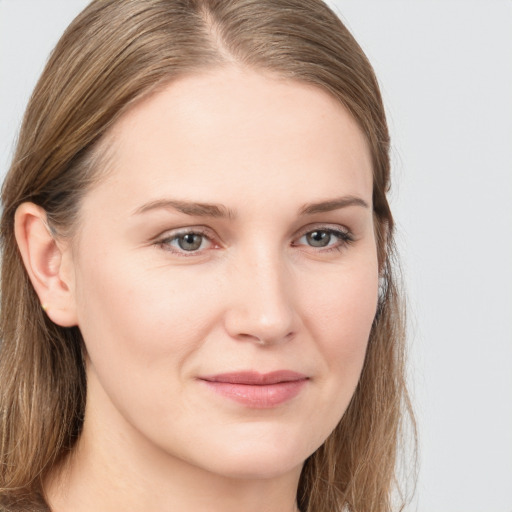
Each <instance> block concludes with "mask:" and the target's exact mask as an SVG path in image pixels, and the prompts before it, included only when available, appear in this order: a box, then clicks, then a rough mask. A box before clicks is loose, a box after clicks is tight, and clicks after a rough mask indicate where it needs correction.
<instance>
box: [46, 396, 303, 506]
mask: <svg viewBox="0 0 512 512" xmlns="http://www.w3.org/2000/svg"><path fill="white" fill-rule="evenodd" d="M90 409H91V408H90V407H89V405H88V409H87V410H86V415H85V422H84V428H83V431H82V435H81V437H80V440H79V441H78V443H77V446H76V448H75V449H74V451H73V453H71V454H70V455H69V456H68V458H67V459H65V460H64V461H63V462H62V463H61V465H60V466H59V467H58V468H56V469H55V470H54V471H53V473H52V474H51V475H50V478H49V479H48V481H47V483H46V484H47V485H46V494H47V496H48V500H49V504H50V507H51V510H52V511H53V512H65V511H68V510H73V511H74V512H90V511H91V510H95V511H97V512H118V511H119V510H123V511H125V512H132V511H133V512H135V511H137V512H145V511H148V512H149V511H155V510H158V511H159V512H171V511H172V512H189V511H190V510H195V511H198V512H202V511H208V512H239V511H240V510H243V511H244V512H297V511H298V509H297V506H296V492H297V487H298V481H299V477H300V471H301V467H297V468H294V469H293V470H292V471H289V472H287V473H285V474H280V475H277V476H275V475H271V476H268V477H261V475H259V476H258V477H251V475H243V476H242V477H238V476H237V475H223V474H218V473H214V472H212V471H208V470H205V469H204V468H201V467H197V466H196V465H194V464H193V463H191V462H188V461H186V460H183V459H181V458H180V457H179V456H176V455H175V454H174V455H171V454H168V453H165V452H163V451H162V450H161V449H158V448H155V447H154V446H152V445H151V443H149V442H148V441H147V440H144V439H143V437H142V436H141V434H140V433H139V432H137V431H136V430H134V429H131V430H130V429H129V428H120V423H119V422H118V421H116V422H114V423H109V422H108V421H104V417H103V416H101V415H97V416H99V417H102V421H95V420H94V415H93V414H91V411H90ZM125 426H126V425H125ZM191 442H192V441H191Z"/></svg>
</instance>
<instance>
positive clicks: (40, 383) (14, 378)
mask: <svg viewBox="0 0 512 512" xmlns="http://www.w3.org/2000/svg"><path fill="white" fill-rule="evenodd" d="M230 62H231V63H233V62H234V63H237V64H238V65H240V66H246V67H249V68H252V69H256V70H258V69H261V70H268V71H271V72H273V73H275V74H277V75H279V76H282V77H286V78H288V79H293V80H299V81H303V82H308V83H312V84H315V85H316V86H318V87H320V88H322V89H324V90H326V91H328V92H329V93H330V94H331V95H333V96H334V97H335V98H337V99H338V100H339V101H340V102H341V103H342V104H343V105H344V106H345V107H346V108H347V109H348V110H349V111H350V113H351V114H352V115H353V117H354V118H355V119H356V120H357V122H358V123H359V125H360V127H361V129H362V130H363V132H364V134H365V135H366V138H367V140H368V144H369V147H370V150H371V154H372V159H373V171H374V176H373V209H374V219H375V231H376V237H377V246H378V255H379V262H380V269H381V289H380V300H379V307H378V311H377V315H376V317H375V320H374V323H373V327H372V331H371V335H370V340H369V345H368V349H367V354H366V360H365V364H364V367H363V371H362V375H361V378H360V381H359V384H358V386H357V389H356V392H355V394H354V396H353V399H352V401H351V403H350V405H349V407H348V409H347V411H346V413H345V414H344V416H343V418H342V419H341V421H340V423H339V424H338V426H337V427H336V428H335V430H334V431H333V432H332V434H331V435H330V436H329V438H328V439H327V440H326V442H325V443H324V444H323V445H322V446H321V447H320V448H319V449H318V450H317V451H316V452H315V453H314V454H313V455H312V456H311V457H309V459H308V460H307V461H306V462H305V465H304V469H303V471H302V476H301V479H300V483H299V488H298V494H297V502H298V505H299V507H300V509H301V510H302V511H303V512H306V511H308V512H334V511H338V512H341V511H345V510H347V511H352V512H368V511H372V512H386V511H390V510H391V509H392V499H391V496H392V490H393V489H394V487H395V483H396V482H395V480H396V479H395V474H396V462H397V455H398V453H399V452H398V449H399V446H400V442H399V441H400V437H401V432H402V424H403V420H404V418H405V417H407V416H408V417H409V418H410V419H411V420H412V421H414V420H413V417H412V412H411V408H410V402H409V398H408V394H407V390H406V386H405V377H404V350H405V349H404V312H403V309H402V306H401V303H400V294H399V290H398V286H397V283H396V278H395V277H394V272H395V265H394V245H393V230H394V228H393V218H392V215H391V212H390V209H389V206H388V201H387V199H386V193H387V191H388V188H389V180H390V176H389V173H390V162H389V134H388V129H387V125H386V119H385V114H384V108H383V105H382V100H381V96H380V92H379V87H378V84H377V80H376V78H375V76H374V73H373V70H372V67H371V65H370V64H369V62H368V60H367V58H366V57H365V55H364V53H363V51H362V50H361V48H360V47H359V45H358V44H357V42H356V41H355V40H354V38H353V37H352V36H351V34H350V33H349V32H348V30H347V29H346V28H345V26H344V25H343V24H342V22H341V21H340V20H339V18H338V17H337V16H336V15H335V14H334V13H333V12H332V11H331V10H330V9H329V8H328V7H327V6H326V5H325V4H324V3H322V2H321V1H320V0H129V1H128V0H96V1H94V2H92V3H91V4H90V5H89V6H88V7H87V8H86V9H85V10H84V11H83V12H82V13H81V14H80V15H79V16H78V17H77V18H76V19H75V20H74V21H73V22H72V24H71V25H70V26H69V27H68V29H67V30H66V32H65V33H64V35H63V36H62V38H61V39H60V41H59V43H58V44H57V46H56V48H55V49H54V51H53V53H52V55H51V57H50V59H49V62H48V64H47V66H46V68H45V70H44V72H43V74H42V76H41V78H40V80H39V82H38V84H37V86H36V88H35V90H34V93H33V96H32V98H31V100H30V103H29V105H28V108H27V111H26V113H25V117H24V121H23V125H22V128H21V132H20V136H19V141H18V145H17V149H16V152H15V155H14V158H13V162H12V165H11V168H10V170H9V173H8V175H7V178H6V180H5V182H4V185H3V190H2V202H3V208H4V210H3V214H2V219H1V243H2V251H3V260H2V274H1V291H2V295H1V318H0V329H1V331H0V335H1V351H0V435H1V448H0V504H2V505H4V506H6V507H8V509H9V510H14V509H15V508H16V507H17V506H19V507H21V509H26V508H30V507H31V506H33V507H37V503H44V499H43V498H42V496H44V490H43V484H42V482H43V481H44V479H45V477H46V476H47V475H48V473H49V471H51V469H52V467H54V466H55V464H56V463H57V462H58V461H59V459H61V458H62V457H64V456H65V455H66V454H67V453H69V451H70V450H72V448H73V446H74V444H75V442H76V440H77V438H78V436H79V435H80V430H81V426H82V421H83V414H84V406H85V397H86V381H85V371H84V363H83V357H82V354H83V350H84V348H83V340H82V337H81V334H80V331H79V329H78V328H77V327H73V328H63V327H59V326H57V325H55V324H53V323H52V322H51V321H50V320H49V319H48V317H47V316H46V315H45V314H44V313H43V311H42V310H41V306H40V304H39V301H38V298H37V296H36V294H35V292H34V289H33V288H32V286H31V283H30V281H29V278H28V275H27V273H26V271H25V269H24V266H23V263H22V260H21V257H20V254H19V251H18V248H17V245H16V241H15V237H14V214H15V211H16V209H17V207H18V206H19V205H20V204H21V203H22V202H24V201H33V202H34V203H36V204H38V205H40V206H41V207H42V208H44V209H45V211H46V212H47V216H48V222H49V225H50V227H51V228H52V229H53V230H54V233H55V235H56V236H69V235H70V234H71V233H72V228H73V227H74V226H75V225H76V222H77V214H78V212H79V207H80V199H81V198H82V197H83V195H84V194H85V193H86V192H87V190H88V189H89V187H90V186H91V185H93V184H94V183H95V182H96V181H97V180H98V179H99V177H100V176H101V170H102V156H103V151H102V149H103V148H102V145H101V143H102V141H103V140H104V138H103V135H104V134H105V133H106V132H107V131H108V129H109V128H110V127H111V126H112V125H113V124H114V123H115V122H116V120H117V119H118V118H119V117H120V116H121V115H122V114H123V113H124V112H125V111H126V110H127V109H128V108H130V106H132V105H133V103H134V102H135V101H137V100H139V99H140V98H142V97H145V96H147V95H148V94H151V93H153V92H154V91H155V90H157V89H158V88H159V87H160V86H162V85H164V84H166V83H168V82H169V81H172V80H173V79H174V78H176V77H178V76H182V75H184V74H187V73H194V72H195V71H198V70H201V69H204V68H206V67H212V66H222V65H224V64H226V63H230ZM24 507H25V508H24Z"/></svg>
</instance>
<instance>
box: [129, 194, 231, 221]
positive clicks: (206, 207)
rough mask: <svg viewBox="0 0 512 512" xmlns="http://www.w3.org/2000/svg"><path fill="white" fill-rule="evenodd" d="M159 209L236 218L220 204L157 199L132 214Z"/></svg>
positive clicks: (198, 215)
mask: <svg viewBox="0 0 512 512" xmlns="http://www.w3.org/2000/svg"><path fill="white" fill-rule="evenodd" d="M159 209H164V210H170V209H174V210H177V211H179V212H181V213H184V214H186V215H193V216H195V217H220V218H230V219H233V218H235V216H236V215H235V212H234V211H233V210H230V209H229V208H226V207H225V206H223V205H221V204H212V203H194V202H190V201H180V200H177V199H158V200H156V201H151V202H150V203H147V204H145V205H143V206H141V207H140V208H137V209H136V210H135V212H134V213H135V214H136V215H138V214H141V213H145V212H148V211H151V210H159Z"/></svg>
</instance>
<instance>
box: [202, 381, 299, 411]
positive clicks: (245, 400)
mask: <svg viewBox="0 0 512 512" xmlns="http://www.w3.org/2000/svg"><path fill="white" fill-rule="evenodd" d="M202 382H204V383H205V384H206V385H207V386H208V387H209V388H210V389H212V390H213V391H215V392H216V393H218V394H219V395H222V396H225V397H227V398H230V399H231V400H234V401H235V402H238V403H240V404H243V405H245V406H248V407H253V408H255V409H268V408H271V407H276V406H278V405H280V404H283V403H285V402H288V401H289V400H291V399H292V398H295V397H296V396H297V395H298V394H299V393H300V391H301V389H302V388H303V387H304V385H305V384H306V382H307V379H300V380H293V381H288V382H278V383H275V384H264V385H254V384H233V383H231V382H229V383H228V382H211V381H207V380H203V381H202Z"/></svg>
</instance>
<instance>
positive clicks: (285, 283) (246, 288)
mask: <svg viewBox="0 0 512 512" xmlns="http://www.w3.org/2000/svg"><path fill="white" fill-rule="evenodd" d="M241 259H243V262H239V263H238V264H237V265H236V266H235V268H233V269H232V270H231V274H230V291H229V296H230V298H231V300H230V301H229V306H228V309H227V311H226V313H225V328H226V330H227V332H228V333H229V335H230V336H231V337H232V338H234V339H237V340H240V341H251V342H253V343H257V344H259V345H275V344H278V343H283V342H286V341H288V340H290V339H291V338H293V336H294V335H295V334H296V331H297V328H298V315H297V311H296V308H295V307H294V304H293V289H292V288H293V287H292V282H291V281H292V280H291V279H290V272H289V271H288V270H287V269H286V265H285V264H284V262H283V261H281V259H280V258H279V257H278V256H277V255H270V254H269V255H262V254H261V251H260V257H258V256H257V255H254V254H253V255H252V257H249V258H241Z"/></svg>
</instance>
